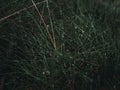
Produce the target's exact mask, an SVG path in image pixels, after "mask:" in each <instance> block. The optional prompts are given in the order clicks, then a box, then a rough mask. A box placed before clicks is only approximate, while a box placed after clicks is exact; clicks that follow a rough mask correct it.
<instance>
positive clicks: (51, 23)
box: [46, 0, 57, 48]
mask: <svg viewBox="0 0 120 90" xmlns="http://www.w3.org/2000/svg"><path fill="white" fill-rule="evenodd" d="M46 4H47V9H48V15H49V20H50V25H51V30H52V35H53V36H52V37H53V40H54V45H55V47H56V48H57V46H56V41H55V33H54V28H53V22H52V18H51V14H50V9H49V2H48V0H46Z"/></svg>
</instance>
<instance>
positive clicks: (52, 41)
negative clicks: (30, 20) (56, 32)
mask: <svg viewBox="0 0 120 90" xmlns="http://www.w3.org/2000/svg"><path fill="white" fill-rule="evenodd" d="M31 1H32V3H33V5H34V7H35V9H36V11H37V13H38V14H39V16H40V19H41V22H42V23H43V26H44V28H45V30H46V32H47V34H48V36H49V39H50V41H51V43H52V45H53V47H54V49H56V46H55V44H54V40H53V38H52V35H51V34H50V32H49V30H48V27H47V25H46V23H45V21H44V19H43V17H42V15H41V13H40V11H39V9H38V8H37V6H36V4H35V2H34V1H33V0H31Z"/></svg>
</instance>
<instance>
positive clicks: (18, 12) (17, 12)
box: [0, 0, 46, 22]
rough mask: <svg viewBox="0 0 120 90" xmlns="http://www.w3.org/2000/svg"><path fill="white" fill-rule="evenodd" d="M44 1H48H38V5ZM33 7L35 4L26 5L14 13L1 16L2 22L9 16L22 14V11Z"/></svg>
mask: <svg viewBox="0 0 120 90" xmlns="http://www.w3.org/2000/svg"><path fill="white" fill-rule="evenodd" d="M43 2H46V1H45V0H44V1H41V2H38V3H36V5H39V4H41V3H43ZM32 7H34V5H31V6H29V7H25V8H23V9H20V10H18V11H16V12H14V13H12V14H9V15H7V16H5V17H3V18H1V19H0V22H1V21H4V20H6V19H8V18H10V17H12V16H14V15H16V14H20V13H21V12H23V11H26V10H27V9H29V8H32Z"/></svg>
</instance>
